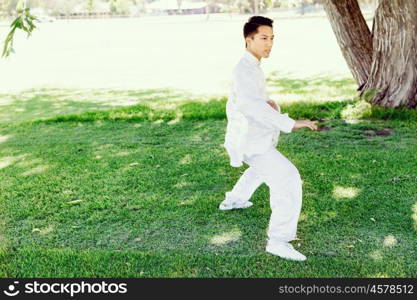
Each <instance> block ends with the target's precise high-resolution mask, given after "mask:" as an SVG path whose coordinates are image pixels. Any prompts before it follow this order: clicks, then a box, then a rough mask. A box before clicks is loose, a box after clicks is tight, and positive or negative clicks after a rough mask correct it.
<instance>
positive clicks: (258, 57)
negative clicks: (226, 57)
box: [246, 48, 262, 61]
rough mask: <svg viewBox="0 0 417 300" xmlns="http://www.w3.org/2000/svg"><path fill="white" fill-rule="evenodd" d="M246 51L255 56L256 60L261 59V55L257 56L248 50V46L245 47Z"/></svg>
mask: <svg viewBox="0 0 417 300" xmlns="http://www.w3.org/2000/svg"><path fill="white" fill-rule="evenodd" d="M246 51H248V52H249V53H250V54H252V55H253V56H255V57H256V58H257V60H259V61H261V58H262V57H258V56H257V55H256V54H255V53H253V52H252V51H250V50H249V49H248V48H246Z"/></svg>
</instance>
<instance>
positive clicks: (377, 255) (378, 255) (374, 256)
mask: <svg viewBox="0 0 417 300" xmlns="http://www.w3.org/2000/svg"><path fill="white" fill-rule="evenodd" d="M369 256H370V257H371V258H372V259H373V260H377V261H378V260H382V253H381V250H375V251H373V252H372V253H371V254H369Z"/></svg>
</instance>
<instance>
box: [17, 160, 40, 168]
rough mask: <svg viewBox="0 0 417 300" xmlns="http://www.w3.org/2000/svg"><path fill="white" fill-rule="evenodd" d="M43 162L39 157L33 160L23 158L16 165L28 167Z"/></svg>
mask: <svg viewBox="0 0 417 300" xmlns="http://www.w3.org/2000/svg"><path fill="white" fill-rule="evenodd" d="M41 162H42V160H40V159H39V158H36V159H32V160H26V159H23V160H21V161H20V162H18V163H16V167H19V168H28V167H30V166H33V165H35V164H40V163H41Z"/></svg>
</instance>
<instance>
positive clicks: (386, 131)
mask: <svg viewBox="0 0 417 300" xmlns="http://www.w3.org/2000/svg"><path fill="white" fill-rule="evenodd" d="M391 133H392V128H383V129H380V130H365V131H364V133H363V134H364V135H366V136H368V137H375V136H389V135H391Z"/></svg>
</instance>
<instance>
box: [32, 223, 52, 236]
mask: <svg viewBox="0 0 417 300" xmlns="http://www.w3.org/2000/svg"><path fill="white" fill-rule="evenodd" d="M53 230H54V226H52V225H49V226H48V227H45V228H42V229H40V228H33V229H32V232H33V233H38V234H40V235H46V234H48V233H51V232H52V231H53Z"/></svg>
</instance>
